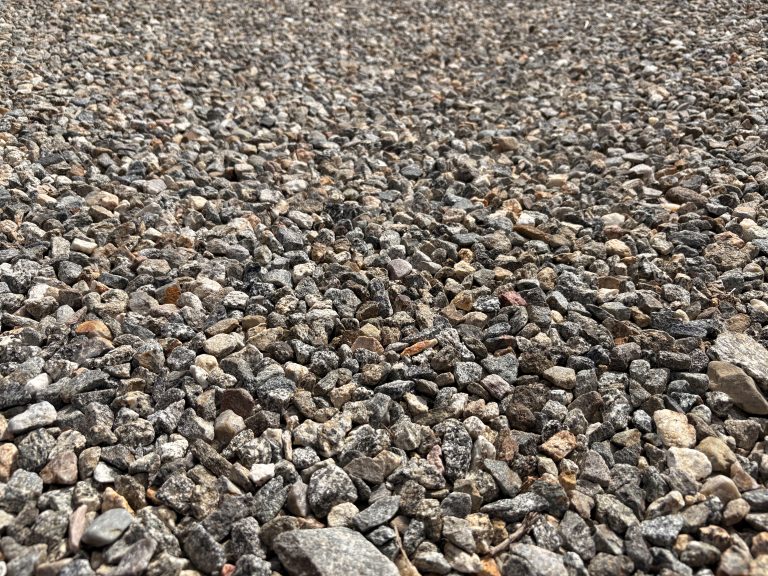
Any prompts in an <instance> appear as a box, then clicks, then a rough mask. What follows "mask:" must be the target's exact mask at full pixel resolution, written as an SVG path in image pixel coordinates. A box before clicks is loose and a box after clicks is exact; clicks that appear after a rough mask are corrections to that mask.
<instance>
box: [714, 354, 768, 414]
mask: <svg viewBox="0 0 768 576" xmlns="http://www.w3.org/2000/svg"><path fill="white" fill-rule="evenodd" d="M707 376H709V380H710V386H711V388H712V389H713V390H718V391H720V392H725V393H726V394H728V396H729V397H730V399H731V400H732V401H733V404H734V405H735V406H738V407H739V408H741V409H742V410H744V411H745V412H747V413H749V414H757V415H761V416H764V415H766V414H768V400H766V398H765V396H764V395H763V394H762V393H761V392H760V390H759V389H758V387H757V385H756V384H755V381H754V380H753V379H752V378H751V377H750V376H748V375H747V373H746V372H744V370H742V369H741V368H739V367H738V366H735V365H733V364H731V363H729V362H710V363H709V366H708V368H707Z"/></svg>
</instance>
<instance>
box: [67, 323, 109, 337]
mask: <svg viewBox="0 0 768 576" xmlns="http://www.w3.org/2000/svg"><path fill="white" fill-rule="evenodd" d="M75 334H81V335H85V336H88V337H89V338H94V337H96V336H98V337H100V338H106V339H107V340H111V339H112V331H111V330H110V329H109V328H108V327H107V325H106V324H104V322H102V321H101V320H86V321H85V322H81V323H80V324H78V325H77V328H75Z"/></svg>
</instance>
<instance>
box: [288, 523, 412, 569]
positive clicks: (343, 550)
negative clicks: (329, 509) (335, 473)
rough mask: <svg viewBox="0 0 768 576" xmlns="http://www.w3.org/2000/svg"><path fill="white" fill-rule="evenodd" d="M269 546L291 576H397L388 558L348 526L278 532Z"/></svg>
mask: <svg viewBox="0 0 768 576" xmlns="http://www.w3.org/2000/svg"><path fill="white" fill-rule="evenodd" d="M273 547H274V550H275V552H276V553H277V557H278V558H279V559H280V562H281V563H282V565H283V567H284V568H285V569H286V571H287V572H288V574H290V575H291V576H336V575H337V574H359V575H360V576H398V575H399V572H398V570H397V568H396V567H395V565H394V564H393V563H392V561H391V560H389V558H387V557H386V556H384V555H383V554H382V553H381V552H379V551H378V550H377V549H376V547H375V546H374V545H373V544H371V543H370V542H369V541H368V540H366V539H365V538H364V537H363V536H362V535H361V534H360V533H358V532H354V531H352V530H349V529H348V528H321V529H315V530H291V531H290V532H284V533H282V534H280V535H279V536H278V537H277V538H276V539H275V541H274V544H273Z"/></svg>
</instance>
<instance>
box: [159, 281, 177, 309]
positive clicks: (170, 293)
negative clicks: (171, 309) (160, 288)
mask: <svg viewBox="0 0 768 576" xmlns="http://www.w3.org/2000/svg"><path fill="white" fill-rule="evenodd" d="M179 296H181V288H180V287H179V285H178V284H171V285H170V286H168V287H167V288H166V289H165V293H164V294H163V302H162V303H163V304H176V301H177V300H178V299H179Z"/></svg>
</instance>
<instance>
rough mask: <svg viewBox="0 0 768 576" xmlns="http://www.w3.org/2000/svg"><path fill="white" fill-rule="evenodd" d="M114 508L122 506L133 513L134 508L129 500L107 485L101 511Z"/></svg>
mask: <svg viewBox="0 0 768 576" xmlns="http://www.w3.org/2000/svg"><path fill="white" fill-rule="evenodd" d="M114 508H122V509H124V510H128V512H130V513H131V514H133V508H131V505H130V504H128V500H126V499H125V498H124V497H123V496H121V495H120V494H118V493H117V492H115V491H114V490H113V489H112V488H110V487H109V486H107V489H106V490H104V496H103V498H102V501H101V511H102V512H106V511H107V510H112V509H114Z"/></svg>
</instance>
